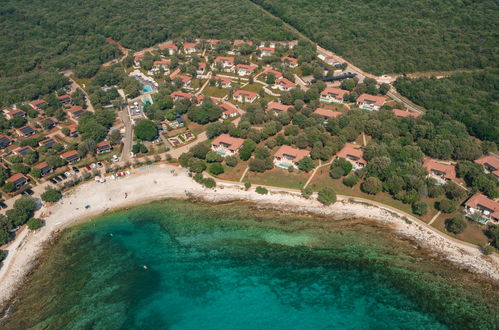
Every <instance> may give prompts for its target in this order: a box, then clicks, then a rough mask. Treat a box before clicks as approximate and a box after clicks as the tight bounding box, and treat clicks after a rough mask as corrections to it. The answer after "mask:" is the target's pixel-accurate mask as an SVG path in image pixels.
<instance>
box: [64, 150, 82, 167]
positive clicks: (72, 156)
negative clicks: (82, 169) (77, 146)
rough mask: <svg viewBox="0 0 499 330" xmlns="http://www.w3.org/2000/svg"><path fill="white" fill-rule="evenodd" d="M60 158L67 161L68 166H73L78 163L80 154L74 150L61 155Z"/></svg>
mask: <svg viewBox="0 0 499 330" xmlns="http://www.w3.org/2000/svg"><path fill="white" fill-rule="evenodd" d="M61 158H62V159H64V160H65V161H67V162H68V163H69V164H73V163H76V162H78V161H80V154H79V153H78V151H76V150H69V151H66V152H65V153H63V154H62V155H61Z"/></svg>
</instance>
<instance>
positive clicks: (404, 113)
mask: <svg viewBox="0 0 499 330" xmlns="http://www.w3.org/2000/svg"><path fill="white" fill-rule="evenodd" d="M392 112H393V114H394V115H395V116H396V117H400V118H406V117H413V118H418V117H419V116H421V114H420V113H418V112H411V111H409V110H401V109H392Z"/></svg>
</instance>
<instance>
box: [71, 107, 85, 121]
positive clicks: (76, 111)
mask: <svg viewBox="0 0 499 330" xmlns="http://www.w3.org/2000/svg"><path fill="white" fill-rule="evenodd" d="M84 113H85V110H83V108H82V107H80V106H79V105H75V106H72V107H71V108H70V109H68V115H69V117H70V118H72V119H75V120H78V118H80V117H81V116H82V115H83V114H84Z"/></svg>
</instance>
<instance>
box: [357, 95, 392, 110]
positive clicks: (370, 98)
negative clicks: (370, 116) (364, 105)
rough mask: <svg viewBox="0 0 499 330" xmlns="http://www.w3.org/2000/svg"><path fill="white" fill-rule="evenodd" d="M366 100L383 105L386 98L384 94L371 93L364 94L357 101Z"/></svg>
mask: <svg viewBox="0 0 499 330" xmlns="http://www.w3.org/2000/svg"><path fill="white" fill-rule="evenodd" d="M365 101H371V102H372V103H374V105H376V106H379V107H381V106H382V105H383V104H385V102H386V99H385V97H384V96H376V95H371V94H366V93H364V94H362V95H361V96H359V97H358V98H357V102H365Z"/></svg>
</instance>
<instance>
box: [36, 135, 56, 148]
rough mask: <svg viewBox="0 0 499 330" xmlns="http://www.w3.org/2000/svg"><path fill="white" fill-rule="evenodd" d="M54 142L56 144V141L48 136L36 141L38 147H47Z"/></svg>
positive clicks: (50, 146) (51, 145)
mask: <svg viewBox="0 0 499 330" xmlns="http://www.w3.org/2000/svg"><path fill="white" fill-rule="evenodd" d="M55 144H57V141H56V140H55V139H53V138H48V139H45V140H42V141H40V142H38V145H39V146H40V147H46V148H48V149H50V148H52V147H53V146H54V145H55Z"/></svg>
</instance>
